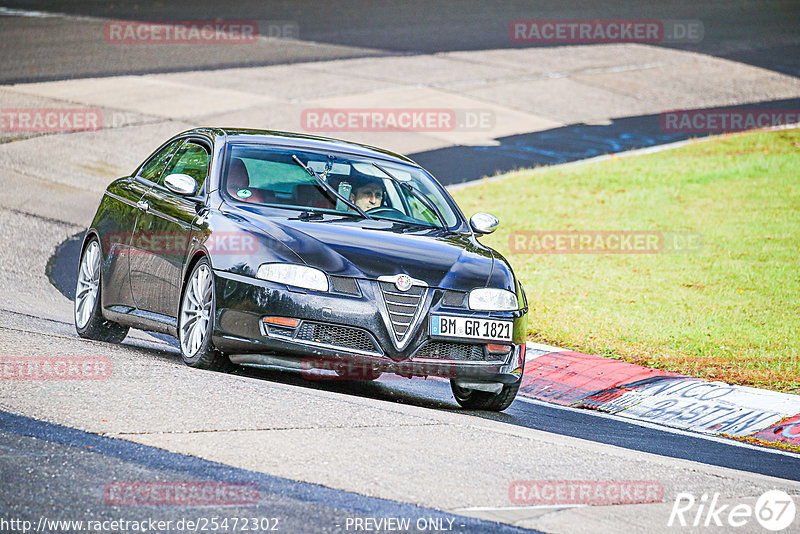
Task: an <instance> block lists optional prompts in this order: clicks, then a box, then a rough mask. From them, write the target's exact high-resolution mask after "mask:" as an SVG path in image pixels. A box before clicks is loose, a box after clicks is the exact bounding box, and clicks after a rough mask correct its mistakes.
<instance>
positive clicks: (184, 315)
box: [178, 258, 233, 371]
mask: <svg viewBox="0 0 800 534" xmlns="http://www.w3.org/2000/svg"><path fill="white" fill-rule="evenodd" d="M215 310H216V306H215V299H214V275H213V274H212V272H211V265H210V264H209V263H208V260H207V259H205V258H203V259H201V260H200V261H198V262H197V264H196V265H195V266H194V269H192V274H190V275H189V278H188V279H187V281H186V285H185V286H184V289H183V298H182V299H181V310H180V313H179V314H178V341H180V345H181V357H182V358H183V361H184V363H185V364H186V365H188V366H189V367H196V368H198V369H210V370H214V371H224V370H228V369H230V368H231V367H232V365H233V364H231V361H230V360H229V359H228V357H227V356H225V355H224V354H223V353H221V352H220V351H218V350H217V349H216V348H214V345H213V343H212V342H211V332H212V331H213V327H214V312H215Z"/></svg>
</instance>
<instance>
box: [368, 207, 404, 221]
mask: <svg viewBox="0 0 800 534" xmlns="http://www.w3.org/2000/svg"><path fill="white" fill-rule="evenodd" d="M367 215H377V216H379V217H389V216H393V217H400V218H402V219H404V220H405V219H407V218H408V216H407V215H406V214H405V213H403V212H402V211H400V210H398V209H395V208H390V207H389V206H378V207H377V208H372V209H371V210H367Z"/></svg>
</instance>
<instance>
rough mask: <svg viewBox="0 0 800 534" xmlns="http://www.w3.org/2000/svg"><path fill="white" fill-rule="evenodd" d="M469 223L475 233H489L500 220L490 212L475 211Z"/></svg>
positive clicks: (495, 228) (498, 224)
mask: <svg viewBox="0 0 800 534" xmlns="http://www.w3.org/2000/svg"><path fill="white" fill-rule="evenodd" d="M469 225H470V226H471V227H472V229H473V230H474V231H475V233H477V234H481V235H483V234H491V233H492V232H494V231H495V230H497V227H498V226H500V221H499V220H498V218H497V217H495V216H494V215H492V214H491V213H483V212H481V213H476V214H475V215H473V216H472V217H471V218H470V220H469Z"/></svg>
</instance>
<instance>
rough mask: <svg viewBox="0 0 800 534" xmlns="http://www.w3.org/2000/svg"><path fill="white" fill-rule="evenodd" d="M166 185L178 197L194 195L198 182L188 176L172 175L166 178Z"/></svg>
mask: <svg viewBox="0 0 800 534" xmlns="http://www.w3.org/2000/svg"><path fill="white" fill-rule="evenodd" d="M164 185H165V186H166V187H167V189H169V190H170V191H172V192H173V193H175V194H176V195H183V196H187V195H194V194H195V193H196V192H197V182H196V181H195V180H194V178H192V177H191V176H189V175H188V174H170V175H169V176H167V177H166V178H164Z"/></svg>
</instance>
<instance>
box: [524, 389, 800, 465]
mask: <svg viewBox="0 0 800 534" xmlns="http://www.w3.org/2000/svg"><path fill="white" fill-rule="evenodd" d="M516 400H518V401H522V402H527V403H528V404H535V405H537V406H547V407H549V408H555V409H557V410H564V411H567V412H577V413H581V414H584V415H586V414H591V415H593V416H595V417H601V418H605V419H613V420H614V421H618V422H620V423H630V424H632V425H637V426H641V427H644V428H649V429H651V430H661V431H662V432H669V433H670V434H677V435H680V436H687V437H692V438H698V439H704V440H706V441H713V442H716V443H722V444H725V445H731V446H734V447H741V448H744V449H750V450H754V451H760V452H768V453H771V454H778V455H781V456H789V457H791V458H797V457H798V456H800V454H798V453H795V452H790V451H784V450H781V449H774V448H772V447H762V446H758V445H751V444H750V443H746V442H744V441H738V440H735V439H730V438H721V437H718V436H711V435H708V434H701V433H699V432H691V431H688V430H681V429H679V428H674V427H668V426H664V425H659V424H655V423H648V422H647V421H642V420H640V419H631V418H628V417H620V416H617V415H613V414H608V413H605V412H598V411H597V410H590V409H587V408H573V407H572V406H562V405H560V404H553V403H549V402H545V401H540V400H538V399H532V398H530V397H526V396H524V394H519V395H517V399H516Z"/></svg>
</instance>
